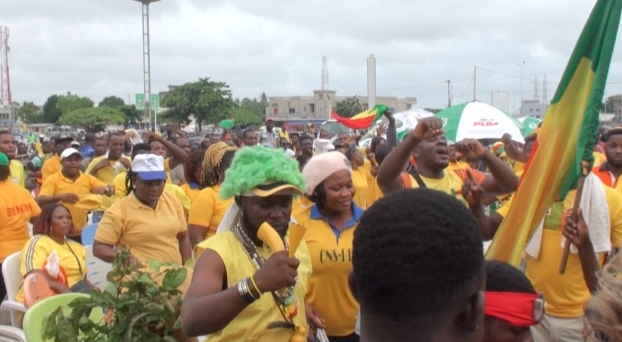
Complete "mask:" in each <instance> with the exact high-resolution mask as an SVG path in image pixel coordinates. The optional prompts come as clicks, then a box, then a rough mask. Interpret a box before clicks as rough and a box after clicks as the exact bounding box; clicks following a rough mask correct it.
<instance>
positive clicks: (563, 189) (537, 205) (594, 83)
mask: <svg viewBox="0 0 622 342" xmlns="http://www.w3.org/2000/svg"><path fill="white" fill-rule="evenodd" d="M621 12H622V0H598V1H597V2H596V5H595V6H594V9H593V10H592V14H591V15H590V17H589V18H588V20H587V24H586V25H585V27H584V29H583V32H582V33H581V36H580V37H579V41H578V42H577V45H576V46H575V49H574V51H573V53H572V55H571V56H570V61H569V62H568V65H567V66H566V70H565V71H564V75H563V77H562V79H561V82H560V84H559V86H558V88H557V91H556V92H555V97H554V98H553V100H552V101H551V106H550V107H549V109H548V110H547V112H546V115H545V117H544V120H543V122H542V127H541V128H540V130H539V133H538V138H537V141H536V143H535V145H534V148H533V150H532V153H531V156H530V158H529V161H528V162H527V165H526V167H525V172H524V173H523V177H522V179H521V182H520V185H519V188H518V190H517V192H516V194H515V196H514V201H513V203H512V208H511V210H510V212H509V213H508V216H507V217H506V218H505V220H504V221H503V223H502V224H501V227H499V230H498V231H497V234H496V235H495V238H494V239H493V242H492V244H491V246H490V248H489V249H488V251H487V253H486V257H487V258H488V259H497V260H503V261H507V262H509V263H511V264H513V265H515V266H518V264H519V263H520V260H521V256H522V252H523V249H524V248H525V246H526V244H527V243H528V242H529V239H530V238H531V236H532V235H533V233H534V231H535V229H536V228H537V227H538V225H539V224H540V222H541V221H542V218H543V217H544V215H545V213H546V211H547V210H548V209H549V208H550V206H551V205H552V203H553V201H555V200H556V199H560V200H561V199H564V198H565V197H566V194H567V193H568V191H570V190H571V189H573V188H575V187H576V185H577V183H578V180H579V178H580V176H581V174H582V167H581V164H582V162H584V161H585V162H588V163H589V164H590V165H591V164H592V163H593V161H594V156H593V150H594V146H595V145H596V142H597V134H598V125H599V113H600V108H601V101H602V98H603V94H604V90H605V84H606V81H607V74H608V71H609V65H610V64H611V55H612V53H613V47H614V45H615V40H616V35H617V32H618V26H619V23H620V14H621ZM590 169H591V168H590Z"/></svg>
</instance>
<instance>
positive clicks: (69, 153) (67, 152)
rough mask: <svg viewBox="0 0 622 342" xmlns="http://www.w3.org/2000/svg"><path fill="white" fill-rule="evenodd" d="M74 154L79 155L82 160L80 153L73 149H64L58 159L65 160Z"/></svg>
mask: <svg viewBox="0 0 622 342" xmlns="http://www.w3.org/2000/svg"><path fill="white" fill-rule="evenodd" d="M74 154H78V155H80V158H82V153H80V151H78V150H76V149H75V148H73V147H70V148H68V149H65V150H64V151H63V153H61V154H60V159H65V158H67V157H69V156H73V155H74Z"/></svg>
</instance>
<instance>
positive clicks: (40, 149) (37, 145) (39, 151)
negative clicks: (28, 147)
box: [35, 142, 43, 157]
mask: <svg viewBox="0 0 622 342" xmlns="http://www.w3.org/2000/svg"><path fill="white" fill-rule="evenodd" d="M35 151H37V155H38V156H39V157H43V144H42V143H40V142H37V143H35Z"/></svg>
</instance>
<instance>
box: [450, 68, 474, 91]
mask: <svg viewBox="0 0 622 342" xmlns="http://www.w3.org/2000/svg"><path fill="white" fill-rule="evenodd" d="M478 69H479V67H478ZM472 83H473V77H471V81H469V85H468V86H467V87H466V89H465V90H464V92H463V93H462V94H460V96H456V98H461V97H462V96H464V94H466V92H467V91H468V90H469V88H471V84H472ZM453 97H454V96H452V98H453Z"/></svg>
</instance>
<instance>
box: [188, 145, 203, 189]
mask: <svg viewBox="0 0 622 342" xmlns="http://www.w3.org/2000/svg"><path fill="white" fill-rule="evenodd" d="M204 157H205V152H204V151H201V150H198V151H194V152H192V153H190V155H189V156H188V159H186V163H185V164H184V176H185V177H186V182H187V183H190V182H195V183H197V184H198V185H199V186H200V185H201V180H200V179H194V174H195V173H196V172H197V170H200V169H201V168H202V167H203V158H204Z"/></svg>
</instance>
